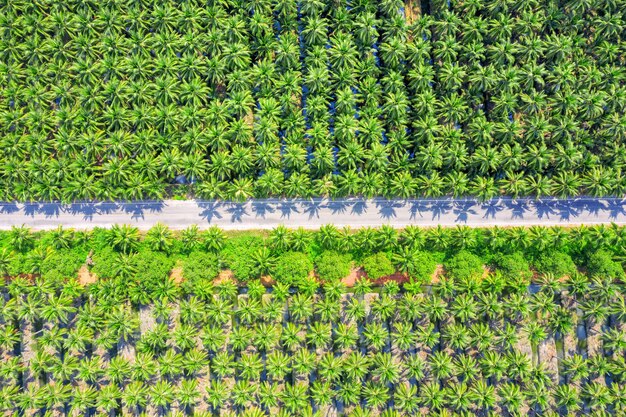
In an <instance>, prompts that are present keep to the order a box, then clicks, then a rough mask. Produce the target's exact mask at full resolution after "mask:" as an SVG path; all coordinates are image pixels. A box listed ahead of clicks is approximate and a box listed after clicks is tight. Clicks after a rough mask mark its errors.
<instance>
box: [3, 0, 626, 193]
mask: <svg viewBox="0 0 626 417" xmlns="http://www.w3.org/2000/svg"><path fill="white" fill-rule="evenodd" d="M422 3H423V7H422V9H423V11H424V14H423V15H421V16H419V17H418V18H417V19H415V20H412V21H410V22H408V21H407V20H406V19H405V18H404V15H403V7H404V5H403V3H402V2H401V1H399V0H383V1H380V2H374V1H371V0H354V1H339V0H338V1H332V2H331V1H323V0H301V1H291V0H274V1H270V0H247V1H236V0H225V1H213V0H211V1H209V2H208V3H203V2H198V1H195V0H185V1H182V2H173V1H159V2H155V1H149V0H111V1H102V2H94V1H89V0H85V1H72V2H67V1H58V0H42V1H38V2H27V1H22V0H8V1H5V2H3V3H2V5H0V136H1V139H0V145H1V146H0V199H2V200H11V199H17V200H30V199H37V200H64V201H69V200H76V199H119V198H124V199H139V198H163V197H165V196H168V195H171V194H186V195H193V196H198V197H203V198H230V199H243V198H248V197H251V196H257V197H263V196H275V195H281V196H282V195H286V196H310V195H323V196H327V195H330V196H340V195H365V196H373V195H387V196H400V197H408V196H414V195H424V196H439V195H444V194H451V195H455V196H458V195H467V194H470V195H475V196H478V197H480V198H484V199H486V198H489V197H492V196H496V195H499V194H501V193H504V194H507V195H513V196H517V195H527V194H528V195H536V196H541V195H558V196H569V195H577V194H579V193H585V194H593V195H613V194H616V195H622V194H623V193H624V186H625V185H624V184H625V181H624V176H623V173H622V168H623V166H624V163H625V160H626V151H625V148H624V144H623V142H624V139H625V135H626V123H625V122H624V118H623V113H624V110H625V107H626V90H625V88H624V78H625V77H624V67H623V65H624V55H625V54H624V52H625V50H624V21H623V17H622V14H623V10H624V9H626V5H625V4H624V1H623V0H598V1H596V2H591V1H583V0H571V1H566V2H556V1H553V0H541V1H540V0H520V1H506V0H498V1H494V2H480V1H476V0H470V1H463V2H460V1H452V2H445V1H440V0H434V1H432V2H426V1H425V2H422ZM174 184H178V186H177V187H175V186H174Z"/></svg>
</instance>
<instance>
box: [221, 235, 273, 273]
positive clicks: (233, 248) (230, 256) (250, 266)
mask: <svg viewBox="0 0 626 417" xmlns="http://www.w3.org/2000/svg"><path fill="white" fill-rule="evenodd" d="M262 247H263V239H262V238H260V237H259V236H250V235H244V236H237V237H233V238H230V239H228V240H227V241H226V245H225V246H224V249H223V250H222V260H223V261H224V265H225V266H226V268H228V269H230V270H231V271H232V272H233V275H234V276H235V278H237V279H238V280H239V281H244V282H245V281H248V280H250V279H252V278H255V277H256V276H257V275H258V270H257V267H256V264H255V262H254V259H253V255H254V253H255V252H256V251H258V250H259V249H261V248H262Z"/></svg>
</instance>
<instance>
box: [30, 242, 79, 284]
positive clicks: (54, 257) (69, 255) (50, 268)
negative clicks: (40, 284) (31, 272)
mask: <svg viewBox="0 0 626 417" xmlns="http://www.w3.org/2000/svg"><path fill="white" fill-rule="evenodd" d="M86 257H87V254H86V253H84V251H80V250H74V249H64V250H58V251H54V252H53V253H52V254H51V255H50V256H48V257H47V258H46V259H45V260H44V261H43V263H42V265H41V272H42V274H41V275H42V277H43V278H45V279H50V280H52V279H58V278H70V277H74V276H76V274H77V273H78V269H79V268H80V266H81V265H82V264H83V263H84V262H85V259H86Z"/></svg>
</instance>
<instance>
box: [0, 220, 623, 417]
mask: <svg viewBox="0 0 626 417" xmlns="http://www.w3.org/2000/svg"><path fill="white" fill-rule="evenodd" d="M625 231H626V229H625V228H622V227H618V226H614V225H613V226H610V227H608V226H604V225H602V226H596V227H580V228H572V229H562V228H542V227H533V228H530V229H524V228H511V229H501V228H491V229H470V228H464V227H457V228H454V229H445V228H434V229H419V228H416V227H409V228H406V229H403V230H395V229H392V228H390V227H383V228H381V229H360V230H354V231H350V230H347V229H344V230H338V229H336V228H335V227H334V226H325V227H323V228H322V229H320V230H319V231H316V232H310V231H306V230H302V229H298V230H289V229H286V228H284V227H279V228H277V229H274V230H272V231H270V232H268V233H249V232H245V233H241V232H238V233H231V234H228V235H227V234H225V233H224V232H222V231H221V230H219V229H216V228H213V229H210V230H208V231H204V232H200V231H198V230H197V229H196V228H189V229H186V230H184V231H182V232H180V233H176V234H175V233H174V232H171V231H169V230H168V229H167V228H165V227H163V226H156V227H154V228H153V229H151V230H150V231H148V232H147V233H146V234H140V233H139V232H138V231H137V230H136V229H133V228H132V227H129V226H115V227H113V228H111V229H110V230H102V229H96V230H94V231H92V232H77V231H73V230H66V229H61V228H59V229H57V230H55V231H51V232H37V233H32V232H31V231H30V230H28V229H27V228H25V227H22V228H14V229H13V230H11V231H10V232H0V274H2V275H3V276H4V278H5V279H4V280H3V281H2V284H1V285H0V355H1V356H0V358H1V361H0V411H2V412H3V413H4V414H5V415H33V416H34V415H41V416H44V415H45V416H66V415H67V416H95V415H98V416H100V415H109V416H112V415H136V416H144V415H145V416H164V415H168V416H169V415H171V416H185V415H190V416H191V415H193V416H218V415H219V416H248V417H261V416H282V417H287V416H355V417H357V416H358V417H363V416H379V415H380V416H386V417H394V416H413V415H418V414H419V415H428V416H438V417H439V416H441V417H443V416H603V417H604V416H622V415H624V412H625V411H626V388H625V387H626V385H625V381H626V362H625V360H626V356H625V349H626V327H625V326H626V298H625V297H626V293H625V292H624V269H623V266H622V262H623V260H624V253H623V248H624V244H625V243H626V242H625V241H624V239H625V233H624V232H625Z"/></svg>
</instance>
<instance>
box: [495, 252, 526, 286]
mask: <svg viewBox="0 0 626 417" xmlns="http://www.w3.org/2000/svg"><path fill="white" fill-rule="evenodd" d="M494 265H495V267H496V268H497V269H498V271H500V273H501V274H502V276H503V277H504V278H505V279H506V280H507V281H517V280H520V279H521V280H529V279H530V278H531V277H532V275H533V273H532V271H531V270H530V264H529V263H528V261H527V260H526V258H524V255H523V254H522V253H521V252H514V253H512V254H509V255H498V256H496V257H495V259H494Z"/></svg>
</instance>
